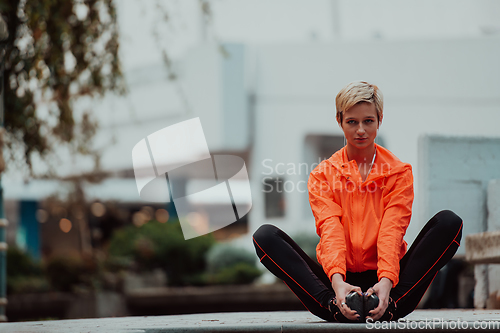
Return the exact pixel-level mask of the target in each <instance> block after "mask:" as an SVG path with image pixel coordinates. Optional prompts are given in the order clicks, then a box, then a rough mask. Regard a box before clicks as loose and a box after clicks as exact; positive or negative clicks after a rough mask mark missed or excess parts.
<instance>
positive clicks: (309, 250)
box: [292, 233, 319, 261]
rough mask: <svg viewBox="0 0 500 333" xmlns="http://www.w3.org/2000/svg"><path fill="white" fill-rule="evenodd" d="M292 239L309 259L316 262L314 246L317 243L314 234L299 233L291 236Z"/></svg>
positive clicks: (317, 239) (317, 237)
mask: <svg viewBox="0 0 500 333" xmlns="http://www.w3.org/2000/svg"><path fill="white" fill-rule="evenodd" d="M292 239H293V240H294V241H295V243H297V245H298V246H300V248H301V249H302V250H304V252H305V253H306V254H307V255H308V256H309V257H311V259H313V260H316V261H317V258H316V246H317V245H318V243H319V236H318V235H316V234H314V233H300V234H297V235H295V236H293V237H292Z"/></svg>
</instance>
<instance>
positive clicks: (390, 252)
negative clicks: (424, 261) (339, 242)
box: [377, 167, 413, 287]
mask: <svg viewBox="0 0 500 333" xmlns="http://www.w3.org/2000/svg"><path fill="white" fill-rule="evenodd" d="M391 187H392V188H391V189H390V191H389V193H388V194H387V195H386V196H384V206H385V208H384V214H383V216H382V221H381V225H380V230H379V235H378V239H377V255H378V261H377V266H378V267H377V268H378V270H377V275H378V279H379V281H380V279H381V278H383V277H386V278H388V279H390V280H391V281H392V286H393V287H395V286H396V285H397V284H398V282H399V269H400V267H399V260H400V258H399V254H400V253H401V246H402V244H403V242H404V240H403V237H404V235H405V233H406V229H407V228H408V225H409V224H410V219H411V206H412V203H413V174H412V171H411V167H410V168H408V169H407V170H406V171H404V172H402V173H400V174H398V175H397V179H396V181H395V183H394V185H393V186H391Z"/></svg>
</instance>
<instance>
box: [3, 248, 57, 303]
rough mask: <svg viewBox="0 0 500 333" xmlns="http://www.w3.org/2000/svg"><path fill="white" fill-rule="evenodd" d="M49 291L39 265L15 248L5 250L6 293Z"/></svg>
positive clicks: (47, 283)
mask: <svg viewBox="0 0 500 333" xmlns="http://www.w3.org/2000/svg"><path fill="white" fill-rule="evenodd" d="M49 289H50V286H49V282H48V281H47V279H46V278H45V277H44V276H43V272H42V267H41V265H40V263H38V262H35V261H34V260H33V259H32V258H31V256H30V255H29V254H28V253H26V252H24V251H22V250H21V249H19V248H18V247H16V246H9V247H8V249H7V293H9V294H16V293H34V292H43V291H47V290H49Z"/></svg>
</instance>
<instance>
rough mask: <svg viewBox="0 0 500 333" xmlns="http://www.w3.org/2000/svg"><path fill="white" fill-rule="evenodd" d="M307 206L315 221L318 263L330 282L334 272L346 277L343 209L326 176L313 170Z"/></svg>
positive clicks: (310, 177)
mask: <svg viewBox="0 0 500 333" xmlns="http://www.w3.org/2000/svg"><path fill="white" fill-rule="evenodd" d="M308 190H309V203H310V204H311V209H312V212H313V215H314V218H315V220H316V232H317V234H318V236H319V237H320V241H319V244H318V246H317V247H316V256H317V258H318V262H319V263H320V264H321V266H323V270H324V271H325V273H326V274H327V275H328V277H329V278H330V279H331V278H332V275H333V274H335V273H340V274H342V276H343V278H344V280H345V274H346V242H345V236H344V227H343V225H342V223H341V217H342V208H341V206H340V205H339V204H338V203H336V202H335V200H334V196H333V192H332V190H331V188H330V184H329V183H328V181H327V179H326V177H325V175H324V173H323V172H321V171H319V172H318V171H316V170H315V171H313V172H312V173H311V175H310V176H309V182H308Z"/></svg>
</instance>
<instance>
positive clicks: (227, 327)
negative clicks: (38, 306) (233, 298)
mask: <svg viewBox="0 0 500 333" xmlns="http://www.w3.org/2000/svg"><path fill="white" fill-rule="evenodd" d="M405 319H406V320H407V321H404V322H399V323H392V326H390V327H387V323H385V325H386V326H383V325H382V324H381V323H379V324H378V325H375V324H338V323H327V322H324V321H322V320H321V319H318V318H316V317H315V316H313V315H312V314H310V313H309V312H306V311H288V312H233V313H229V312H228V313H205V314H192V315H175V316H151V317H123V318H99V319H74V320H54V321H37V322H18V323H2V324H0V332H54V333H63V332H64V333H67V332H127V333H135V332H144V333H156V332H233V333H234V332H332V331H339V332H345V331H348V332H366V331H374V330H377V329H378V330H380V331H388V330H392V331H397V332H405V331H411V332H414V331H415V330H416V329H424V330H437V331H440V332H461V331H466V330H471V329H481V328H482V329H483V330H492V331H493V330H494V331H500V310H417V311H415V312H413V313H412V314H410V315H409V316H407V317H406V318H405ZM488 328H489V329H488Z"/></svg>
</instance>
